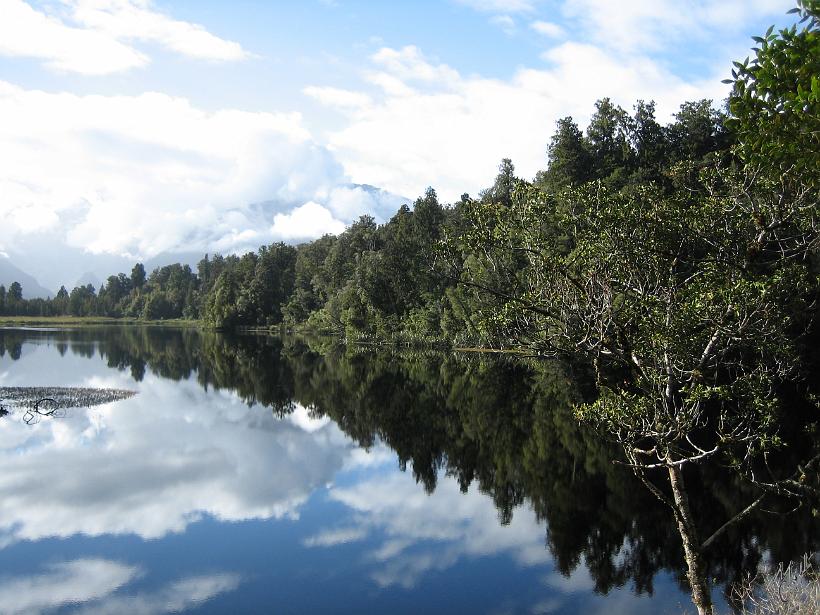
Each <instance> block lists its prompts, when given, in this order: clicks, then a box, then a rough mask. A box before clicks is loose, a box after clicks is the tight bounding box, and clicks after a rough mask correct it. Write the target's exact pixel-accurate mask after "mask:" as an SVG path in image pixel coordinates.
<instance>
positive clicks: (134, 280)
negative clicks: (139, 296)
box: [131, 263, 145, 288]
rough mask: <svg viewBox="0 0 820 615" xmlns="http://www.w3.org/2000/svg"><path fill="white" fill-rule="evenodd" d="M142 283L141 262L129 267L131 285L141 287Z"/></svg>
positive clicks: (142, 270)
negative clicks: (131, 267)
mask: <svg viewBox="0 0 820 615" xmlns="http://www.w3.org/2000/svg"><path fill="white" fill-rule="evenodd" d="M143 284H145V267H144V266H143V264H142V263H137V264H136V265H134V268H133V269H131V287H132V288H142V286H143Z"/></svg>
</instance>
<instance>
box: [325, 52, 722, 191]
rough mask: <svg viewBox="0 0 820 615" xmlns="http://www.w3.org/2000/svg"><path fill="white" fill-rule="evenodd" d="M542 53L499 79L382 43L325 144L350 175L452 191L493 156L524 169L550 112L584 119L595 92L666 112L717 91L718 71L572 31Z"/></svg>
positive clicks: (483, 176) (532, 167)
mask: <svg viewBox="0 0 820 615" xmlns="http://www.w3.org/2000/svg"><path fill="white" fill-rule="evenodd" d="M542 59H543V61H544V62H545V63H546V66H545V67H539V68H521V69H519V70H517V71H516V72H515V74H514V75H513V76H512V77H511V78H510V79H508V80H502V79H489V78H486V77H481V76H475V75H470V76H464V75H461V74H460V73H459V72H458V71H456V70H454V69H453V68H451V67H449V66H447V65H445V64H441V63H437V62H433V61H430V60H429V59H427V58H426V57H425V56H424V54H423V53H422V52H421V50H419V49H418V48H416V47H405V48H402V49H387V48H385V49H381V50H380V51H379V52H377V53H376V54H374V55H373V56H372V58H371V60H372V68H371V69H369V70H367V71H366V72H365V78H366V79H367V80H368V81H369V83H370V84H372V85H374V86H375V87H376V88H377V90H376V94H374V95H373V96H371V97H370V100H369V101H368V100H365V99H364V98H361V99H360V100H359V101H358V106H357V107H356V109H355V113H353V114H351V115H350V120H349V121H348V122H347V124H346V125H345V126H344V127H343V128H341V129H340V130H338V131H336V132H334V133H332V134H331V135H330V137H329V143H330V147H331V148H332V149H333V151H334V153H335V154H336V156H337V158H338V159H339V160H340V161H341V162H342V163H343V164H344V167H345V170H346V171H347V173H348V174H349V175H350V176H351V177H352V178H353V180H354V181H365V178H367V181H370V182H372V183H374V184H376V185H379V186H382V187H385V188H387V189H389V190H390V191H392V192H394V193H399V194H406V195H417V194H421V193H422V192H423V190H424V189H425V188H426V187H427V186H428V185H432V186H434V187H435V188H436V189H437V190H438V191H439V194H440V195H441V196H442V197H443V198H444V199H445V200H449V201H452V200H455V199H457V198H458V197H459V196H460V195H461V194H462V193H463V192H465V191H467V192H471V193H473V194H475V193H476V192H477V191H478V190H479V189H480V188H484V187H486V186H488V185H489V184H490V183H491V182H492V180H493V177H494V176H495V174H496V170H497V168H498V164H499V161H500V160H501V158H502V157H510V158H512V159H513V162H514V163H515V164H516V169H517V171H518V173H519V174H520V175H522V176H524V177H532V176H533V175H534V174H535V173H536V171H538V170H539V169H541V168H543V167H544V165H545V162H546V149H547V145H548V142H549V137H550V135H551V134H552V132H553V131H554V128H555V122H556V120H557V119H559V118H560V117H563V116H566V115H573V116H574V117H575V118H576V120H577V121H579V122H580V123H581V124H582V125H583V124H584V123H585V122H586V120H587V118H588V115H589V113H590V112H591V111H592V110H593V107H594V103H595V101H596V100H597V99H599V98H602V97H604V96H609V97H611V98H613V99H614V100H615V102H617V103H619V104H621V105H623V106H625V107H626V108H631V105H632V104H633V103H634V101H635V100H636V99H641V98H643V99H646V100H651V99H654V100H656V102H657V104H658V110H659V114H660V115H661V116H662V119H663V118H667V119H668V118H669V117H671V114H672V113H673V112H674V111H676V110H677V108H678V106H679V105H680V104H681V103H682V102H684V101H686V100H692V99H698V98H703V97H708V98H720V97H721V96H722V95H723V94H724V93H725V87H724V86H722V85H721V84H720V83H719V79H718V76H717V75H716V76H714V78H712V77H709V78H707V79H704V80H701V81H696V82H689V81H686V80H684V79H682V78H680V77H678V76H676V75H675V74H673V73H672V72H670V71H669V70H668V69H667V68H665V67H664V66H663V65H662V64H659V63H657V62H655V61H652V60H650V59H649V58H647V57H644V56H635V57H631V58H630V60H629V61H628V62H625V61H623V58H619V57H618V56H615V55H613V54H611V53H608V52H607V51H606V50H604V49H602V48H600V47H597V46H594V45H588V44H581V43H577V42H573V41H566V42H564V43H562V44H560V45H557V46H554V47H552V48H551V49H549V50H547V51H546V52H545V53H544V54H543V58H542ZM348 99H351V97H349V96H348ZM320 100H321V99H320ZM324 102H328V103H329V104H335V103H334V101H333V100H327V99H325V101H324Z"/></svg>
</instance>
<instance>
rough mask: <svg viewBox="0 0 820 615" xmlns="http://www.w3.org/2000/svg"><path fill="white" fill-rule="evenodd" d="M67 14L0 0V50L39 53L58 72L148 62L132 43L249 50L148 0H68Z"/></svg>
mask: <svg viewBox="0 0 820 615" xmlns="http://www.w3.org/2000/svg"><path fill="white" fill-rule="evenodd" d="M65 4H66V5H67V9H68V14H67V15H64V16H63V18H61V17H60V15H58V14H55V13H53V12H52V13H51V14H47V13H45V12H42V11H38V10H35V9H34V8H32V7H31V6H30V5H29V4H28V3H26V2H23V1H22V0H0V13H2V15H3V19H2V20H0V55H9V56H24V57H33V58H39V59H41V60H43V61H45V63H46V66H48V67H49V68H52V69H54V70H58V71H68V72H76V73H80V74H86V75H106V74H110V73H115V72H120V71H124V70H128V69H132V68H139V67H143V66H146V65H147V64H148V63H149V62H150V60H149V57H148V56H147V55H146V54H145V53H144V52H142V51H140V50H138V49H136V48H135V47H133V46H132V45H131V43H132V42H134V41H142V42H151V43H156V44H159V45H161V46H163V47H165V48H167V49H170V50H171V51H174V52H176V53H179V54H182V55H185V56H188V57H192V58H198V59H207V60H222V61H230V60H240V59H243V58H245V57H247V56H248V54H247V52H245V50H244V49H242V47H241V46H240V45H239V44H238V43H235V42H233V41H227V40H223V39H221V38H219V37H217V36H215V35H213V34H211V33H210V32H208V31H207V30H205V29H204V28H203V27H202V26H200V25H198V24H192V23H188V22H185V21H179V20H175V19H173V18H171V17H170V16H168V15H165V14H163V13H161V12H158V11H156V10H154V9H153V6H152V3H151V2H150V0H66V1H65Z"/></svg>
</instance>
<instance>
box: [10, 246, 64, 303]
mask: <svg viewBox="0 0 820 615" xmlns="http://www.w3.org/2000/svg"><path fill="white" fill-rule="evenodd" d="M14 282H19V283H20V286H22V287H23V298H25V299H33V298H35V297H41V298H43V299H46V298H47V297H53V296H54V295H55V294H57V293H55V292H54V291H53V290H49V289H47V288H44V287H43V286H40V283H39V282H38V281H37V280H36V279H34V277H33V276H31V275H29V274H28V273H26V272H25V271H23V270H22V269H20V268H19V267H17V266H16V265H15V264H14V263H12V262H11V261H10V260H9V259H8V258H5V257H3V256H0V284H2V285H3V286H5V287H6V289H8V287H9V286H11V285H12V283H14Z"/></svg>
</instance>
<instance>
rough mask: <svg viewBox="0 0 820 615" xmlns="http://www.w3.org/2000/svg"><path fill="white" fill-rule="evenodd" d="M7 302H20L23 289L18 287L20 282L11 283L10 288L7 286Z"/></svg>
mask: <svg viewBox="0 0 820 615" xmlns="http://www.w3.org/2000/svg"><path fill="white" fill-rule="evenodd" d="M7 298H8V300H9V301H14V302H18V301H22V300H23V287H22V286H21V285H20V282H12V283H11V286H9V290H8V296H7Z"/></svg>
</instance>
